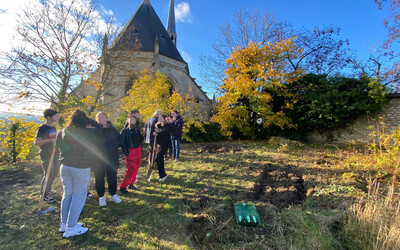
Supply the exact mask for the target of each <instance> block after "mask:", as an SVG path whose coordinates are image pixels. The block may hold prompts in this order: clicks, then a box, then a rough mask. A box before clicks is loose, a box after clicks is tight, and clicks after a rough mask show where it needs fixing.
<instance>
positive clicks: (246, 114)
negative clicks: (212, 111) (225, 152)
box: [212, 39, 303, 136]
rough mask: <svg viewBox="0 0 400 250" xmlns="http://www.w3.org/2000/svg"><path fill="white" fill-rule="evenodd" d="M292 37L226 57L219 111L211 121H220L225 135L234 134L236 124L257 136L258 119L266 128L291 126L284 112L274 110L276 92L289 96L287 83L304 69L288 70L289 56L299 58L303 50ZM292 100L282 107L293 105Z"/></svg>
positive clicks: (251, 47) (244, 131)
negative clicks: (256, 125) (256, 124)
mask: <svg viewBox="0 0 400 250" xmlns="http://www.w3.org/2000/svg"><path fill="white" fill-rule="evenodd" d="M301 51H302V50H301V49H299V48H297V47H296V46H295V45H294V44H293V42H292V39H287V40H284V41H280V42H277V43H273V44H272V43H266V44H261V43H259V44H255V43H250V44H249V45H248V47H246V48H244V49H241V50H235V51H234V52H233V53H232V54H231V56H230V58H228V59H227V60H226V63H227V69H226V71H225V79H224V81H223V83H222V84H221V85H220V87H219V89H220V90H221V91H222V93H223V95H222V96H221V97H219V98H218V105H217V113H216V115H214V116H213V117H212V121H215V122H218V123H219V124H221V127H222V132H223V134H224V135H227V136H230V135H232V132H231V130H232V129H233V128H234V127H237V128H239V129H240V130H241V132H242V133H243V134H245V135H249V136H255V133H254V132H255V131H254V130H255V128H254V127H255V123H256V120H257V119H258V120H259V122H260V124H261V123H262V125H263V126H264V127H268V126H270V125H276V126H279V127H282V128H283V127H288V126H291V121H290V119H289V118H288V117H286V116H285V113H284V112H283V111H279V112H274V111H273V110H272V101H273V94H275V95H279V96H287V97H289V95H290V94H289V93H288V91H287V89H286V85H287V84H289V83H291V82H293V81H295V80H297V79H298V78H299V77H300V76H301V74H302V73H303V71H301V70H296V71H290V70H288V68H289V67H288V65H287V61H286V60H285V59H286V58H287V57H288V56H290V57H291V58H296V56H298V55H299V54H300V53H301ZM291 107H292V104H291V103H285V104H283V106H282V108H291Z"/></svg>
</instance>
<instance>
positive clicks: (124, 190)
mask: <svg viewBox="0 0 400 250" xmlns="http://www.w3.org/2000/svg"><path fill="white" fill-rule="evenodd" d="M119 191H120V192H121V194H129V192H128V190H127V189H126V188H120V189H119Z"/></svg>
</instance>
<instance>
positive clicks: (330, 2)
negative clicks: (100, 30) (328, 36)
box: [99, 0, 389, 84]
mask: <svg viewBox="0 0 400 250" xmlns="http://www.w3.org/2000/svg"><path fill="white" fill-rule="evenodd" d="M141 2H142V1H141V0H133V1H132V0H130V1H128V0H119V1H118V2H116V1H111V0H100V1H99V4H101V5H103V6H104V7H105V8H106V9H108V10H111V11H113V13H114V15H115V17H116V18H117V20H118V22H120V23H121V24H123V25H124V24H125V23H126V22H127V21H128V20H129V19H130V17H131V16H132V15H133V14H134V13H135V11H136V9H137V8H138V6H139V5H140V3H141ZM150 2H151V4H152V6H153V8H154V9H155V10H156V12H157V14H158V16H159V17H160V19H161V21H162V22H163V23H164V25H166V23H167V18H168V8H169V0H150ZM178 5H180V6H181V7H182V6H186V7H187V6H188V7H189V12H187V8H186V12H187V18H186V19H184V20H182V21H179V20H178V21H177V23H176V29H177V34H178V41H177V44H178V49H179V51H180V52H181V54H182V55H183V56H184V58H185V60H186V61H187V62H188V63H189V69H190V71H191V75H192V77H195V78H197V79H198V82H199V81H200V77H199V62H200V60H199V57H200V55H201V54H207V53H209V52H210V51H211V50H212V44H213V42H214V40H215V38H216V37H217V36H218V34H219V25H221V24H223V23H225V22H226V21H227V20H228V19H229V18H231V17H232V16H233V15H234V14H235V13H236V12H237V11H238V9H240V8H249V9H254V8H257V9H259V10H260V11H264V10H266V11H268V12H270V13H272V14H273V15H274V16H276V17H277V18H279V19H280V20H281V21H288V22H290V23H292V24H294V26H295V28H299V29H300V28H302V27H305V28H308V29H313V28H314V27H315V26H323V25H325V26H329V25H332V26H334V27H340V28H341V37H342V38H344V39H349V40H350V46H351V49H352V50H354V51H355V52H356V54H357V56H358V57H359V59H367V58H368V56H369V53H370V52H369V48H371V47H372V46H373V45H375V44H376V43H377V42H379V41H383V40H384V39H385V36H386V29H385V27H384V25H383V20H384V18H385V17H387V16H388V15H389V13H388V11H387V10H379V9H378V8H377V6H376V5H375V3H374V2H373V0H303V1H299V0H281V1H272V0H247V1H243V0H240V1H239V0H231V1H222V0H202V1H199V0H184V1H179V0H178V1H177V0H175V7H176V8H177V6H178ZM181 9H182V8H181ZM200 84H201V82H200Z"/></svg>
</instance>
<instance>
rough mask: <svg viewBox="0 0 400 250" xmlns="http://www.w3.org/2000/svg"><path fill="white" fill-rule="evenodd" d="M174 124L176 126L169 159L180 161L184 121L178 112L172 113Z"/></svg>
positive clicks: (172, 135) (172, 136)
mask: <svg viewBox="0 0 400 250" xmlns="http://www.w3.org/2000/svg"><path fill="white" fill-rule="evenodd" d="M172 118H173V119H172V124H173V125H174V126H175V131H174V132H173V133H172V134H171V148H170V151H169V157H170V158H172V160H175V161H179V153H180V144H181V139H182V133H183V132H182V130H183V119H182V116H181V115H180V114H179V113H178V111H176V110H174V111H172Z"/></svg>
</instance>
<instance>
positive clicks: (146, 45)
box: [111, 0, 186, 63]
mask: <svg viewBox="0 0 400 250" xmlns="http://www.w3.org/2000/svg"><path fill="white" fill-rule="evenodd" d="M156 37H158V43H159V53H160V54H162V55H165V56H168V57H170V58H173V59H175V60H177V61H180V62H183V63H186V62H185V61H184V60H183V58H182V56H181V54H180V53H179V51H178V49H177V48H176V46H175V44H174V43H173V41H172V39H171V38H170V37H169V34H168V32H167V30H166V29H165V27H164V25H163V24H162V23H161V21H160V18H159V17H158V15H157V13H156V12H155V11H154V9H153V6H151V4H150V1H149V0H143V2H142V3H141V4H140V6H139V8H138V9H137V10H136V12H135V14H134V15H133V16H132V17H131V19H130V20H129V21H128V23H127V24H126V25H125V27H124V28H123V29H122V31H121V33H120V34H119V35H118V37H117V38H116V39H115V41H114V43H113V44H112V45H111V47H113V48H115V47H117V48H121V49H128V50H134V49H135V47H136V44H137V43H136V42H135V40H136V39H138V41H139V43H140V48H139V50H140V51H154V45H155V41H156ZM136 49H137V48H136Z"/></svg>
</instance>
